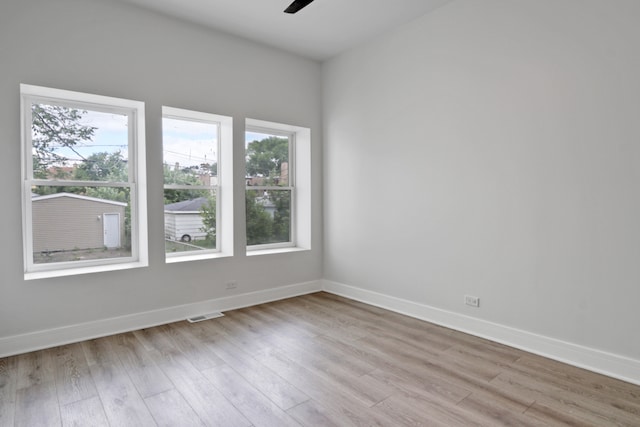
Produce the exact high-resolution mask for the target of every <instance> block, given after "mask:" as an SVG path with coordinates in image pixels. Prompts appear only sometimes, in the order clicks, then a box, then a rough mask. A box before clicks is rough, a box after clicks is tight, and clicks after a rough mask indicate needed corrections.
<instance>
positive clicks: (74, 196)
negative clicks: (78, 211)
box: [31, 193, 127, 206]
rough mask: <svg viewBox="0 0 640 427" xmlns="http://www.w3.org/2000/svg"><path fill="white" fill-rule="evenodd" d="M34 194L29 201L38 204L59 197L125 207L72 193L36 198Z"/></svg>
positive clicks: (112, 201) (109, 201)
mask: <svg viewBox="0 0 640 427" xmlns="http://www.w3.org/2000/svg"><path fill="white" fill-rule="evenodd" d="M34 194H35V193H31V200H32V201H34V202H39V201H42V200H50V199H58V198H61V197H68V198H70V199H80V200H86V201H90V202H98V203H105V204H108V205H116V206H127V204H126V203H123V202H116V201H114V200H107V199H99V198H97V197H89V196H83V195H80V194H73V193H55V194H47V195H46V196H38V195H37V194H35V195H34Z"/></svg>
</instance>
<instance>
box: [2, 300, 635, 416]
mask: <svg viewBox="0 0 640 427" xmlns="http://www.w3.org/2000/svg"><path fill="white" fill-rule="evenodd" d="M60 425H63V426H92V427H93V426H136V427H138V426H156V425H157V426H225V427H229V426H231V427H235V426H277V427H280V426H300V425H302V426H314V427H316V426H405V425H406V426H418V425H425V426H478V425H479V426H501V425H509V426H556V425H570V426H640V387H639V386H635V385H632V384H628V383H625V382H622V381H618V380H615V379H611V378H608V377H605V376H602V375H597V374H594V373H591V372H588V371H585V370H581V369H578V368H575V367H571V366H568V365H564V364H562V363H558V362H554V361H551V360H548V359H545V358H542V357H539V356H535V355H532V354H529V353H526V352H523V351H519V350H516V349H513V348H510V347H506V346H504V345H500V344H496V343H494V342H491V341H487V340H483V339H479V338H476V337H473V336H470V335H466V334H463V333H460V332H455V331H452V330H449V329H446V328H442V327H439V326H435V325H433V324H430V323H426V322H422V321H419V320H416V319H412V318H409V317H405V316H402V315H399V314H396V313H392V312H389V311H385V310H382V309H379V308H376V307H372V306H368V305H366V304H362V303H358V302H355V301H351V300H348V299H345V298H341V297H337V296H335V295H331V294H327V293H317V294H312V295H306V296H302V297H297V298H291V299H287V300H283V301H278V302H273V303H269V304H264V305H260V306H255V307H250V308H245V309H241V310H235V311H231V312H227V313H225V317H221V318H217V319H212V320H207V321H204V322H200V323H195V324H190V323H188V322H178V323H173V324H169V325H164V326H159V327H155V328H149V329H143V330H140V331H135V332H129V333H125V334H119V335H114V336H110V337H105V338H100V339H95V340H91V341H86V342H82V343H78V344H72V345H65V346H61V347H57V348H52V349H48V350H42V351H37V352H33V353H28V354H23V355H19V356H13V357H8V358H4V359H0V427H4V426H29V427H33V426H60Z"/></svg>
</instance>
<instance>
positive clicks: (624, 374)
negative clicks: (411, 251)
mask: <svg viewBox="0 0 640 427" xmlns="http://www.w3.org/2000/svg"><path fill="white" fill-rule="evenodd" d="M322 289H323V290H324V291H326V292H329V293H333V294H336V295H340V296H343V297H346V298H350V299H353V300H357V301H361V302H364V303H367V304H370V305H374V306H377V307H381V308H385V309H387V310H391V311H394V312H397V313H401V314H405V315H407V316H411V317H415V318H417V319H421V320H425V321H428V322H431V323H435V324H437V325H441V326H445V327H448V328H451V329H455V330H458V331H461V332H465V333H468V334H471V335H475V336H478V337H481V338H486V339H488V340H491V341H495V342H499V343H501V344H505V345H508V346H510V347H515V348H518V349H521V350H524V351H528V352H530V353H534V354H537V355H540V356H544V357H548V358H550V359H554V360H557V361H560V362H564V363H567V364H569V365H573V366H577V367H579V368H584V369H588V370H590V371H593V372H597V373H600V374H604V375H607V376H610V377H613V378H618V379H621V380H623V381H627V382H630V383H633V384H637V385H640V360H635V359H631V358H627V357H624V356H620V355H616V354H612V353H607V352H604V351H601V350H597V349H593V348H589V347H584V346H581V345H577V344H573V343H570V342H565V341H561V340H557V339H555V338H551V337H547V336H543V335H538V334H534V333H531V332H527V331H523V330H520V329H516V328H512V327H509V326H505V325H501V324H497V323H492V322H488V321H486V320H481V319H477V318H474V317H470V316H465V315H463V314H459V313H454V312H451V311H446V310H441V309H438V308H435V307H430V306H428V305H425V304H420V303H416V302H413V301H408V300H404V299H401V298H396V297H392V296H389V295H384V294H380V293H377V292H372V291H369V290H366V289H361V288H356V287H353V286H348V285H345V284H342V283H337V282H332V281H329V280H324V281H323V286H322Z"/></svg>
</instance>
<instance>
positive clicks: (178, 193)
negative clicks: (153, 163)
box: [164, 163, 217, 205]
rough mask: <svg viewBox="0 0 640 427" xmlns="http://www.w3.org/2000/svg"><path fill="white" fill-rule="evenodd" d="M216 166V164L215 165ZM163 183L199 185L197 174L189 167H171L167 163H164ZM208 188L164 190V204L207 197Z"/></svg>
mask: <svg viewBox="0 0 640 427" xmlns="http://www.w3.org/2000/svg"><path fill="white" fill-rule="evenodd" d="M216 167H217V165H216ZM164 183H165V184H176V185H200V184H201V182H200V181H199V180H198V176H197V175H196V174H194V173H193V172H192V171H191V170H190V169H188V168H187V169H177V168H173V169H171V168H170V167H169V165H168V164H166V163H165V164H164ZM208 195H209V191H208V190H175V189H169V188H167V189H165V190H164V204H165V205H168V204H171V203H177V202H182V201H184V200H191V199H197V198H198V197H207V196H208Z"/></svg>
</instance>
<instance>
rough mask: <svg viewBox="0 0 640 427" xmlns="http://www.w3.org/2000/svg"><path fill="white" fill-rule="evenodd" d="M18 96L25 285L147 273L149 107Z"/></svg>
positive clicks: (67, 95) (81, 97) (58, 95)
mask: <svg viewBox="0 0 640 427" xmlns="http://www.w3.org/2000/svg"><path fill="white" fill-rule="evenodd" d="M20 89H21V97H22V98H21V99H22V109H21V110H22V111H21V114H22V178H23V179H22V181H23V184H24V186H23V235H24V264H25V278H27V279H31V278H38V277H51V276H61V275H69V274H80V273H87V272H94V271H105V270H114V269H122V268H131V267H140V266H146V265H147V264H148V256H147V247H146V245H147V225H146V182H145V139H144V104H143V103H141V102H138V101H130V100H125V99H118V98H110V97H105V96H99V95H90V94H85V93H78V92H70V91H65V90H58V89H50V88H43V87H38V86H30V85H21V86H20Z"/></svg>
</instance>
